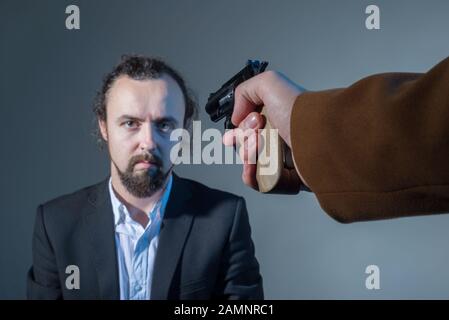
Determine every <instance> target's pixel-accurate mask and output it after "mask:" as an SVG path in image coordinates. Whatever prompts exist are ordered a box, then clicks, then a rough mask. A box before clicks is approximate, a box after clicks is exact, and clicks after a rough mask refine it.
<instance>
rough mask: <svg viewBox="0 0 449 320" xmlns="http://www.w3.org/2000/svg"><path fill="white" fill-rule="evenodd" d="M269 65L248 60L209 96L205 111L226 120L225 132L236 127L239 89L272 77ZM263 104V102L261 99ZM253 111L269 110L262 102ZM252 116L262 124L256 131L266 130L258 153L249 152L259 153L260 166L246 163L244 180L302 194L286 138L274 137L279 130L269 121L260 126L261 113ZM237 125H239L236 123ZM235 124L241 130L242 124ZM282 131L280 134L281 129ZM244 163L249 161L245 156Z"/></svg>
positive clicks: (266, 189) (260, 187) (260, 186)
mask: <svg viewBox="0 0 449 320" xmlns="http://www.w3.org/2000/svg"><path fill="white" fill-rule="evenodd" d="M267 65H268V62H265V61H264V62H259V61H257V60H248V62H247V64H246V66H245V67H244V68H243V69H242V70H240V71H239V72H238V73H237V74H236V75H234V76H233V77H232V78H231V79H230V80H228V81H227V82H226V83H225V84H224V85H222V86H221V88H220V89H218V90H217V91H216V92H214V93H212V94H210V96H209V99H208V102H207V104H206V111H207V113H208V114H209V116H210V118H211V120H212V121H214V122H218V121H220V120H221V119H223V118H225V119H226V120H225V129H234V128H235V126H234V124H233V121H232V119H234V117H235V115H233V114H234V105H235V103H236V99H235V98H236V90H237V87H238V86H239V85H240V84H242V83H243V84H245V83H248V82H250V81H256V80H257V79H260V78H261V77H264V74H265V77H266V75H268V76H269V75H270V73H272V72H270V71H269V72H264V71H265V69H266V67H267ZM250 79H251V80H250ZM248 80H250V81H248ZM261 101H262V102H263V100H262V99H261ZM254 110H257V111H260V114H261V115H264V116H266V115H268V116H269V111H268V110H266V108H265V107H264V106H263V103H262V104H261V103H259V104H258V106H257V108H256V107H255V108H254ZM253 116H256V117H257V121H258V123H259V125H258V127H259V128H257V127H256V128H255V129H262V128H264V129H265V130H262V134H261V135H262V137H261V136H260V135H259V134H258V137H257V140H256V141H257V144H256V147H255V150H252V151H251V150H250V151H249V152H250V153H251V152H255V153H256V155H257V164H254V163H246V162H245V164H244V173H243V180H244V181H245V183H246V184H248V185H250V186H251V187H253V188H254V189H256V190H258V191H260V192H263V193H284V194H285V193H297V192H299V186H300V180H299V177H298V175H297V174H296V171H295V169H294V164H293V160H292V158H291V152H290V149H289V148H288V146H287V145H286V143H285V141H284V140H285V139H284V140H283V139H281V137H279V135H277V134H276V135H273V130H272V129H273V128H276V127H273V126H272V124H271V123H270V121H269V120H268V118H267V119H266V121H264V122H265V127H263V124H261V123H262V121H263V119H262V117H261V116H260V115H259V114H257V115H253ZM240 120H242V119H240ZM234 123H236V122H235V121H234ZM236 124H239V127H242V125H241V124H240V122H237V123H236ZM276 129H278V128H276ZM231 132H233V131H230V132H227V133H226V134H225V141H226V140H229V136H230V135H232V133H231ZM279 132H280V133H281V130H279ZM227 136H228V137H227ZM260 138H263V139H260ZM231 140H232V141H233V142H232V143H226V142H225V144H234V143H235V142H234V140H235V137H232V139H231ZM288 141H289V140H288ZM259 149H261V150H259ZM243 160H244V161H245V160H247V158H246V157H244V159H243ZM245 176H246V177H245ZM254 176H255V181H254ZM292 186H294V187H292Z"/></svg>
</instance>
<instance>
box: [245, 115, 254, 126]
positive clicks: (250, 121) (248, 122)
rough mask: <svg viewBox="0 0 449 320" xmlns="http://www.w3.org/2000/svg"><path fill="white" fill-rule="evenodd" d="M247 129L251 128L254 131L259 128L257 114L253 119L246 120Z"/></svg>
mask: <svg viewBox="0 0 449 320" xmlns="http://www.w3.org/2000/svg"><path fill="white" fill-rule="evenodd" d="M245 127H246V128H247V129H249V128H251V129H254V128H256V127H257V117H256V115H255V114H253V115H252V116H251V117H249V118H248V119H246V120H245Z"/></svg>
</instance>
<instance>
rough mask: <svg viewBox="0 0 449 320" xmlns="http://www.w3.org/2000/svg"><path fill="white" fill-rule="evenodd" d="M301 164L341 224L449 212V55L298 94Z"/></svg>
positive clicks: (296, 147) (294, 136)
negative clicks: (430, 64)
mask: <svg viewBox="0 0 449 320" xmlns="http://www.w3.org/2000/svg"><path fill="white" fill-rule="evenodd" d="M291 141H292V150H293V155H294V160H295V164H296V166H297V168H298V169H299V171H300V173H301V175H302V176H303V178H304V180H305V181H306V183H307V184H308V185H309V187H310V188H311V190H312V191H313V192H314V193H315V194H316V196H317V198H318V201H319V203H320V205H321V207H322V208H323V209H324V210H325V211H326V212H327V213H328V214H329V215H330V216H331V217H333V218H334V219H336V220H338V221H340V222H354V221H361V220H374V219H386V218H395V217H404V216H412V215H424V214H434V213H443V212H449V58H447V59H446V60H444V61H442V62H441V63H439V64H438V65H437V66H435V67H434V68H433V69H431V70H430V71H429V72H427V73H425V74H417V73H388V74H379V75H374V76H370V77H367V78H365V79H362V80H360V81H358V82H356V83H355V84H353V85H352V86H350V87H348V88H345V89H335V90H329V91H322V92H306V93H304V94H301V95H300V96H298V98H297V100H296V102H295V105H294V107H293V111H292V117H291Z"/></svg>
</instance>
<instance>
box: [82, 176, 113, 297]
mask: <svg viewBox="0 0 449 320" xmlns="http://www.w3.org/2000/svg"><path fill="white" fill-rule="evenodd" d="M108 184H109V178H108V179H106V180H105V181H103V182H101V183H100V184H99V185H98V186H97V187H96V188H94V189H93V190H92V192H91V193H90V194H89V195H88V201H89V203H90V204H91V205H92V210H91V211H90V212H89V214H88V215H86V217H85V219H84V227H85V228H86V230H87V233H88V234H89V241H90V252H89V254H90V257H91V259H92V261H93V262H94V264H95V267H96V271H97V276H98V284H99V287H100V298H101V299H120V288H119V277H118V266H117V263H118V262H117V252H116V247H115V230H114V215H113V211H112V205H111V201H110V196H109V187H108Z"/></svg>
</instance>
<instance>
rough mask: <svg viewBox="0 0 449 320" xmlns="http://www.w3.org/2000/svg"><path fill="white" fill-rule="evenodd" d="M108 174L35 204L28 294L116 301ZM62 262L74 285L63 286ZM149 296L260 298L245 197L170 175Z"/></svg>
mask: <svg viewBox="0 0 449 320" xmlns="http://www.w3.org/2000/svg"><path fill="white" fill-rule="evenodd" d="M114 233H115V231H114V218H113V212H112V205H111V201H110V195H109V188H108V179H106V180H104V181H102V182H101V183H99V184H97V185H94V186H90V187H87V188H84V189H82V190H79V191H77V192H75V193H72V194H69V195H65V196H62V197H59V198H57V199H54V200H52V201H49V202H47V203H45V204H43V205H40V206H39V207H38V209H37V217H36V223H35V229H34V236H33V266H32V267H31V269H30V271H29V272H28V276H27V295H28V298H29V299H119V298H120V291H119V276H118V265H117V263H118V262H117V255H116V246H115V235H114ZM68 265H76V266H78V268H79V271H80V288H79V289H72V290H69V289H67V288H66V285H65V283H66V279H67V277H68V276H69V274H66V267H67V266H68ZM151 298H152V299H214V298H218V299H263V289H262V277H261V276H260V273H259V264H258V262H257V260H256V258H255V255H254V245H253V242H252V240H251V230H250V226H249V221H248V214H247V210H246V206H245V201H244V199H243V198H241V197H237V196H235V195H232V194H229V193H225V192H222V191H218V190H213V189H210V188H208V187H206V186H204V185H202V184H199V183H197V182H194V181H191V180H187V179H182V178H179V177H177V176H175V175H174V177H173V186H172V190H171V194H170V198H169V200H168V204H167V207H166V211H165V215H164V219H163V221H162V224H161V231H160V235H159V246H158V251H157V254H156V258H155V262H154V271H153V283H152V287H151Z"/></svg>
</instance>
